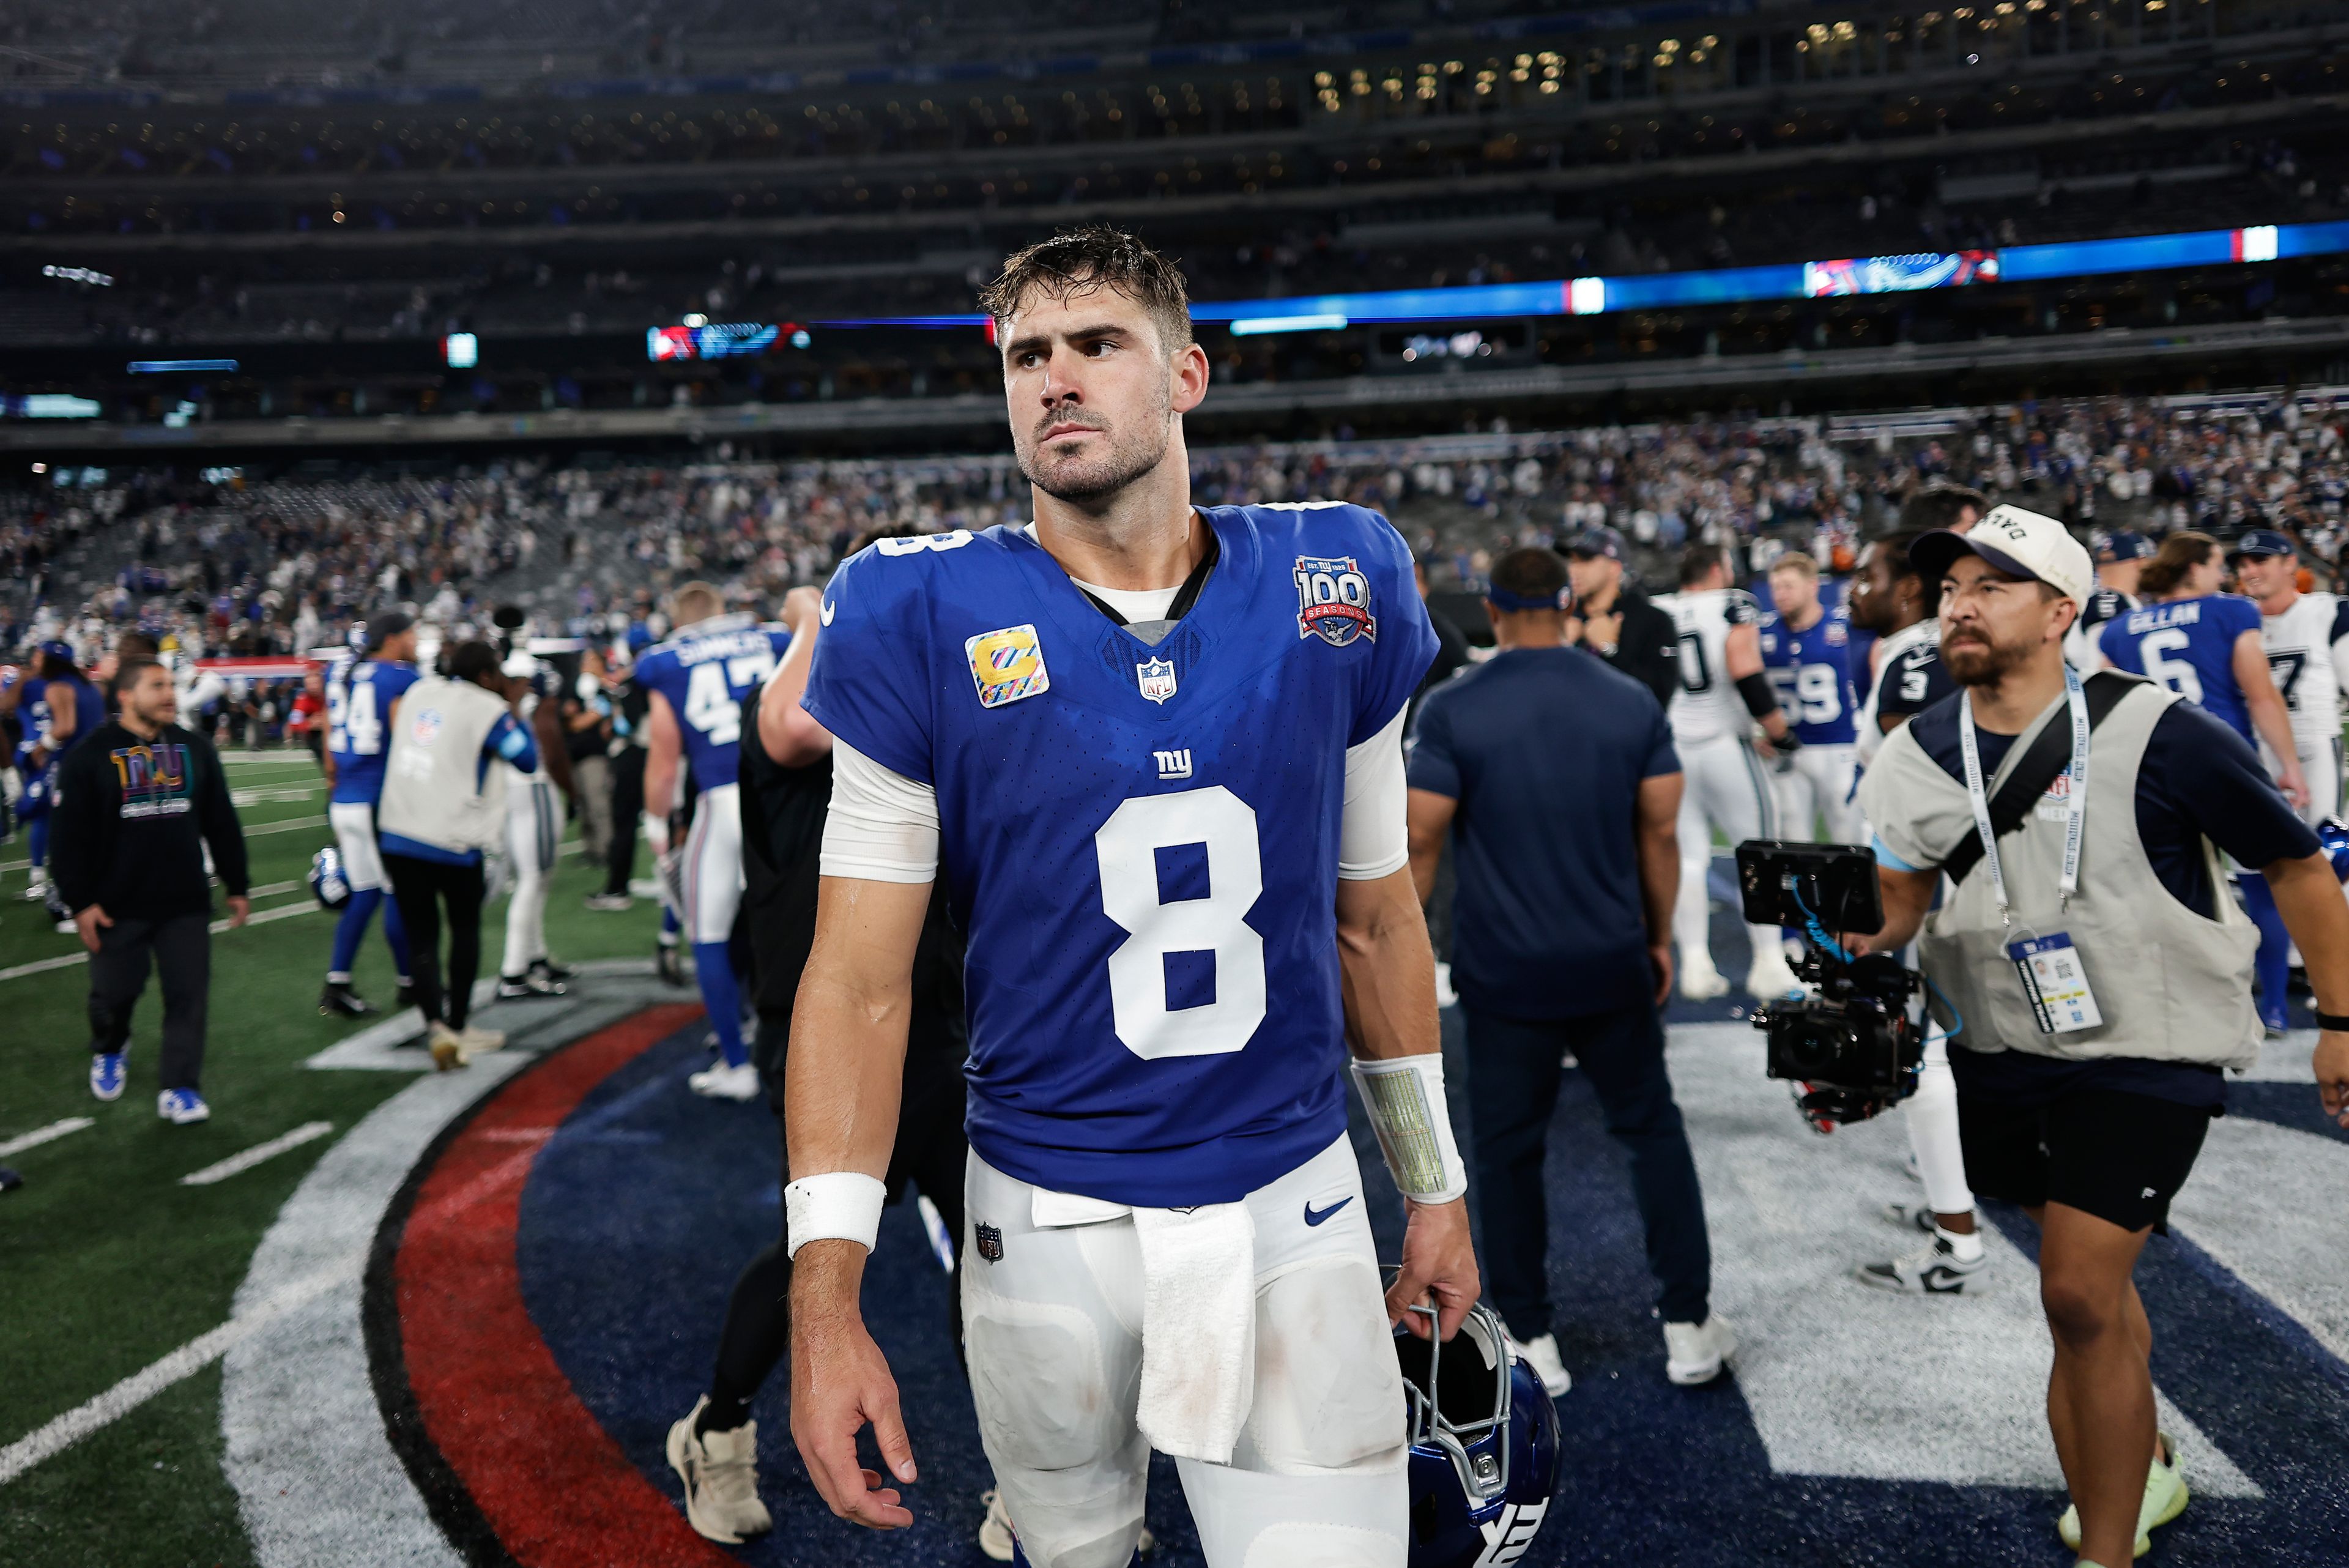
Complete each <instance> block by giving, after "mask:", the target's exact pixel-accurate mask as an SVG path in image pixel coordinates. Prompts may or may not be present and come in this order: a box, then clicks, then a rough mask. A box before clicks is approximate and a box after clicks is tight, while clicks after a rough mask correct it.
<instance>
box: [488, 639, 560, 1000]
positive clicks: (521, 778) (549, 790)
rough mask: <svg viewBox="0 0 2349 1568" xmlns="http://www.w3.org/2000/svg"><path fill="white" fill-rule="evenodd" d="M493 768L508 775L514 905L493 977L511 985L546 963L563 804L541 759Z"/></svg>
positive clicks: (527, 716) (527, 701) (530, 702)
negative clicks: (533, 765)
mask: <svg viewBox="0 0 2349 1568" xmlns="http://www.w3.org/2000/svg"><path fill="white" fill-rule="evenodd" d="M538 679H539V678H538V677H537V676H535V675H534V676H533V678H532V680H533V692H532V694H531V695H530V696H528V697H525V698H523V701H522V720H523V723H525V724H527V723H529V722H530V721H531V718H532V716H533V714H534V713H535V712H536V711H537V709H538V695H537V692H536V691H535V687H536V685H537V682H538ZM496 765H497V766H499V767H502V768H506V769H510V770H511V776H510V777H509V778H508V779H507V780H506V866H507V868H508V869H509V870H510V871H511V872H512V877H513V900H512V903H510V904H508V905H507V906H506V952H505V961H504V963H502V964H501V965H500V966H499V970H498V972H499V973H501V974H502V975H504V976H506V977H507V978H508V979H512V978H515V977H517V976H520V975H523V974H525V973H527V972H528V971H529V970H530V966H531V965H532V964H533V963H536V962H538V961H540V960H542V959H543V958H545V957H546V893H547V877H549V876H550V875H551V874H552V873H553V872H554V857H555V851H556V848H557V846H560V845H561V844H562V842H563V799H562V796H561V795H560V794H557V793H556V792H555V788H554V780H553V779H551V778H549V777H548V776H547V766H546V760H545V759H544V758H543V757H542V758H540V759H539V764H538V767H537V769H536V770H535V771H533V772H531V773H523V771H522V770H521V769H519V768H515V767H514V765H513V764H512V763H498V764H496Z"/></svg>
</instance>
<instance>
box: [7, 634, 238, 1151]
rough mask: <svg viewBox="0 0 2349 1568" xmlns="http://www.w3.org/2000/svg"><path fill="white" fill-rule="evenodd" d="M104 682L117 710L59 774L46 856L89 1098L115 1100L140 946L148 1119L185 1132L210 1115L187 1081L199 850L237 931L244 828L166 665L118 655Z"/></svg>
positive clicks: (203, 938)
mask: <svg viewBox="0 0 2349 1568" xmlns="http://www.w3.org/2000/svg"><path fill="white" fill-rule="evenodd" d="M113 687H114V695H115V700H116V701H118V702H119V704H120V711H119V712H118V713H117V714H116V715H115V716H114V717H113V718H111V719H109V720H108V721H107V722H105V723H102V724H98V725H95V726H94V727H93V728H92V729H91V731H90V733H89V738H88V741H87V742H84V743H83V744H81V745H78V746H76V747H75V748H74V749H73V750H72V751H70V752H68V753H66V759H65V762H64V763H63V765H62V766H61V767H60V768H59V770H58V775H57V806H56V813H57V815H56V819H55V821H54V823H53V824H52V829H53V831H52V833H51V836H50V840H49V846H50V850H51V860H50V864H51V868H52V869H53V870H54V871H55V872H56V873H57V893H58V896H59V897H60V898H63V899H64V900H65V902H66V906H67V908H68V909H72V910H73V912H74V924H75V925H76V926H77V927H78V928H79V929H80V932H81V945H82V946H84V947H86V948H88V950H89V951H90V960H89V1049H90V1064H89V1092H90V1093H91V1094H93V1095H95V1096H98V1098H99V1099H101V1100H116V1099H120V1098H121V1097H122V1087H123V1080H124V1076H125V1066H124V1060H123V1057H124V1053H125V1050H126V1048H127V1047H128V1046H129V1042H130V1014H131V1010H132V1009H133V1008H135V1007H137V1006H138V1005H139V993H140V992H142V991H144V990H146V989H147V961H148V954H149V953H150V952H151V953H153V954H154V961H155V969H156V973H157V976H158V978H159V979H160V981H161V984H162V989H163V1054H162V1058H161V1061H160V1064H159V1065H158V1079H159V1082H160V1084H161V1085H162V1089H161V1093H160V1094H159V1095H157V1096H156V1097H155V1114H156V1115H158V1116H161V1117H162V1118H163V1119H164V1120H166V1121H168V1122H171V1123H172V1124H173V1125H174V1126H178V1127H185V1126H186V1125H188V1124H189V1123H191V1122H200V1121H202V1120H204V1119H205V1118H206V1117H208V1116H211V1115H212V1111H211V1109H210V1108H209V1107H208V1106H205V1104H204V1097H203V1096H202V1094H200V1093H199V1092H198V1091H197V1087H196V1080H197V1078H198V1077H199V1076H200V1075H202V1071H203V1065H204V1011H205V1003H206V1002H207V1001H208V1000H209V999H210V996H211V992H212V888H210V886H208V885H207V883H206V880H205V877H204V848H205V846H207V845H209V846H211V847H212V864H213V865H214V866H216V867H219V868H220V878H221V885H222V887H223V888H227V889H228V909H229V918H228V923H229V924H230V925H231V926H232V927H234V926H241V925H243V924H244V920H245V916H246V915H247V914H248V913H249V912H250V911H251V909H252V908H253V902H252V899H251V898H248V897H247V892H248V889H247V887H246V882H245V857H244V831H243V828H241V827H239V826H237V820H236V807H235V806H234V805H231V804H230V801H229V796H228V779H227V776H226V775H225V774H222V772H221V763H220V757H219V755H218V753H215V752H213V750H212V742H209V741H207V740H205V739H204V738H203V737H202V736H201V735H199V734H196V733H195V732H193V731H191V730H186V729H182V728H181V726H180V722H179V718H180V700H179V694H178V693H177V692H176V691H173V690H172V687H171V672H170V671H169V670H165V669H164V668H163V667H162V666H161V665H160V664H158V663H156V662H155V661H154V660H153V659H124V660H122V661H121V662H120V663H119V664H118V665H117V666H116V667H115V670H114V681H113ZM91 717H92V718H95V717H96V715H95V714H93V715H91Z"/></svg>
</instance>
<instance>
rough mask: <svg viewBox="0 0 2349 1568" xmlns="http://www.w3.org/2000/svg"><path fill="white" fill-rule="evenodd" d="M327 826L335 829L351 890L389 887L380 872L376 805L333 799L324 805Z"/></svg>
mask: <svg viewBox="0 0 2349 1568" xmlns="http://www.w3.org/2000/svg"><path fill="white" fill-rule="evenodd" d="M326 826H329V827H331V828H333V829H334V832H335V847H336V850H338V851H339V852H340V853H341V855H342V857H343V877H344V879H345V880H346V881H347V882H349V883H350V885H351V891H352V892H354V893H364V892H366V891H367V889H368V888H389V887H390V886H391V882H390V880H389V878H388V877H385V876H384V874H383V851H382V850H381V849H380V848H378V846H377V845H376V841H375V807H373V806H371V805H367V803H366V802H365V801H358V800H346V801H336V802H334V803H333V804H331V805H328V806H327V807H326Z"/></svg>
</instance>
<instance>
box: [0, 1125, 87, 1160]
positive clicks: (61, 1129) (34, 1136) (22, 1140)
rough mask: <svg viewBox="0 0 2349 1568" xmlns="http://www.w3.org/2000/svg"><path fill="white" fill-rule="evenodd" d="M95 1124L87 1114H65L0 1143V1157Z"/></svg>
mask: <svg viewBox="0 0 2349 1568" xmlns="http://www.w3.org/2000/svg"><path fill="white" fill-rule="evenodd" d="M97 1125H98V1124H97V1123H96V1122H94V1121H92V1120H90V1119H89V1117H88V1116H67V1118H66V1119H65V1120H63V1121H61V1122H51V1123H50V1124H49V1125H48V1126H47V1127H35V1128H34V1129H33V1130H32V1131H31V1132H28V1133H20V1134H18V1135H17V1136H16V1137H12V1138H10V1139H9V1140H8V1141H7V1142H6V1143H0V1159H5V1158H8V1157H9V1156H10V1155H12V1154H22V1153H24V1152H25V1151H26V1149H28V1148H38V1147H41V1146H42V1145H43V1144H45V1143H52V1142H54V1141H56V1140H57V1139H58V1138H61V1137H65V1136H66V1135H67V1133H78V1132H79V1131H81V1129H82V1128H84V1127H96V1126H97Z"/></svg>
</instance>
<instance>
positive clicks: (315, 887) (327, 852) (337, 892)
mask: <svg viewBox="0 0 2349 1568" xmlns="http://www.w3.org/2000/svg"><path fill="white" fill-rule="evenodd" d="M310 891H311V892H312V893H314V894H316V896H317V899H318V902H319V904H320V905H321V906H323V907H324V908H326V909H341V908H342V907H343V906H344V905H345V904H347V903H349V902H350V901H351V879H350V877H349V875H348V874H347V873H346V872H345V871H344V870H343V854H342V851H341V850H339V849H336V847H335V846H333V845H331V844H329V845H328V846H326V847H325V848H324V849H321V850H319V851H318V853H316V855H313V856H312V857H310Z"/></svg>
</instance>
